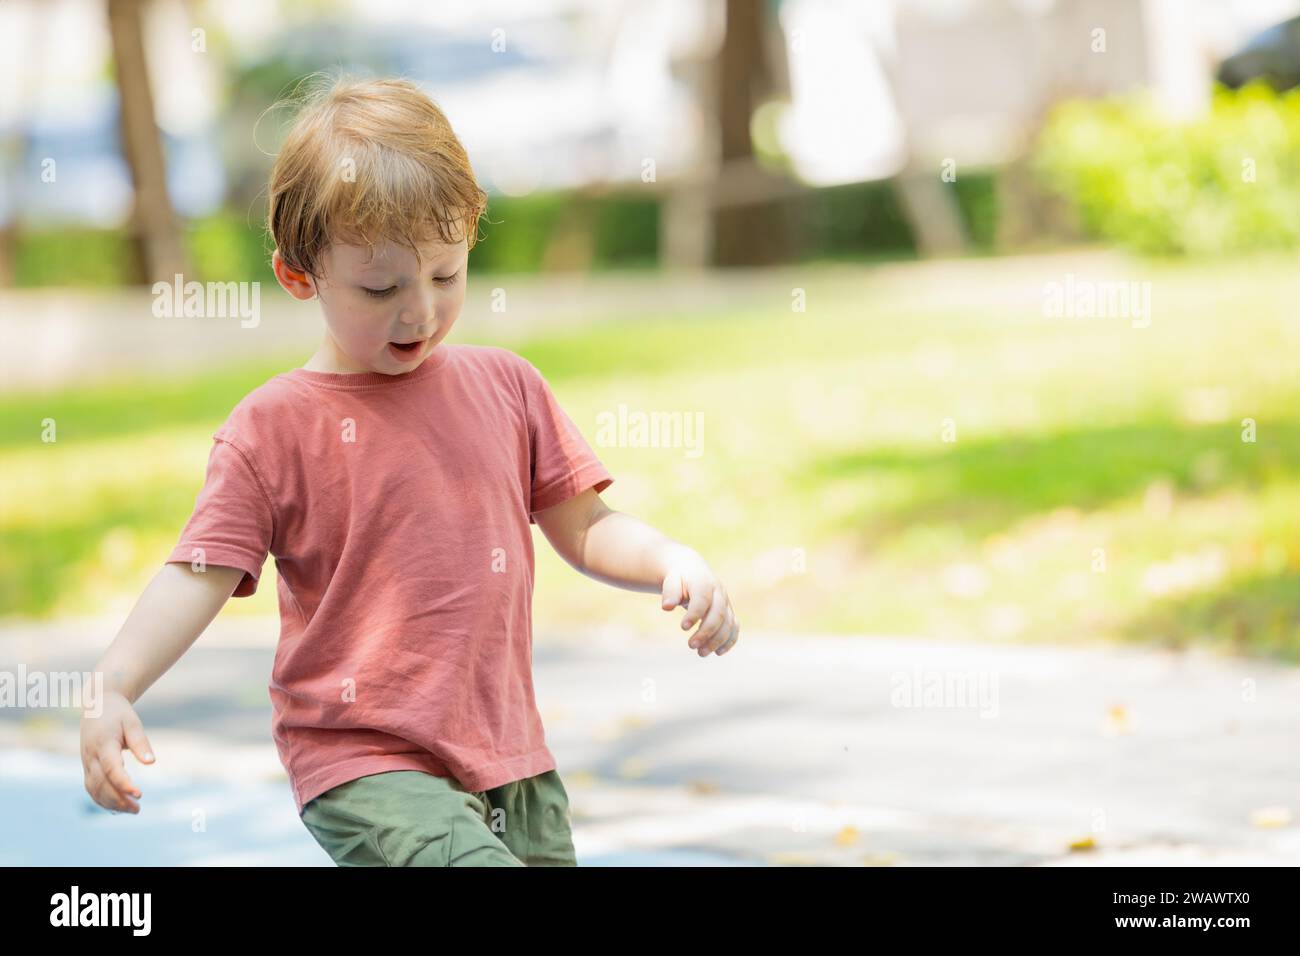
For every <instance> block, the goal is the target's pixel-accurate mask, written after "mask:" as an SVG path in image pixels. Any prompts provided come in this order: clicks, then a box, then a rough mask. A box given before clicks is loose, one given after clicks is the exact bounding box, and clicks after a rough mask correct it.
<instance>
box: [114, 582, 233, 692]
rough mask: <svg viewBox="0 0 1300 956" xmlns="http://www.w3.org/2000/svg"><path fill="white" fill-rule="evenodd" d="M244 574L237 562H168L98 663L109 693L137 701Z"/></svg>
mask: <svg viewBox="0 0 1300 956" xmlns="http://www.w3.org/2000/svg"><path fill="white" fill-rule="evenodd" d="M243 576H244V572H243V571H242V570H241V569H239V568H228V567H218V566H216V565H208V566H207V567H206V569H205V570H203V571H195V570H193V568H191V566H190V565H188V564H181V563H175V564H164V565H163V566H162V567H161V568H160V569H159V571H158V573H157V574H155V575H154V577H153V580H152V581H150V582H149V585H148V586H147V587H146V588H145V589H144V592H143V593H142V594H141V595H140V598H139V600H137V601H136V603H135V607H134V608H132V609H131V613H130V614H128V615H127V618H126V622H125V623H124V624H123V625H122V629H121V630H120V631H118V634H117V637H116V638H115V639H114V640H113V643H112V644H110V645H109V647H108V650H106V651H105V652H104V655H103V656H102V657H101V658H100V660H99V663H98V664H97V665H96V667H95V670H96V671H100V672H102V673H103V675H104V691H105V693H111V692H113V691H117V692H118V693H120V694H122V695H123V696H124V697H126V699H127V700H128V701H130V702H131V703H132V704H134V703H135V702H136V700H138V699H139V697H140V695H141V694H143V693H144V692H145V691H146V690H148V689H149V687H150V686H151V685H152V684H153V682H154V681H156V680H157V679H158V678H159V677H161V676H162V675H163V674H164V673H165V672H166V671H167V669H168V668H169V667H171V666H172V665H173V664H175V663H176V662H177V661H178V660H179V659H180V657H181V655H182V654H184V653H185V651H186V649H187V648H189V646H190V645H191V644H193V643H194V642H195V640H197V639H198V636H199V635H200V634H202V633H203V631H204V630H205V629H206V628H207V626H208V625H209V624H211V623H212V619H213V618H215V617H216V616H217V612H218V611H220V610H221V608H222V606H223V605H224V604H225V603H226V601H228V600H229V599H230V595H231V594H233V593H234V590H235V586H236V585H237V584H239V582H240V579H241V578H243Z"/></svg>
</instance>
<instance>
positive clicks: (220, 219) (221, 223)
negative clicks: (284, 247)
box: [185, 211, 275, 284]
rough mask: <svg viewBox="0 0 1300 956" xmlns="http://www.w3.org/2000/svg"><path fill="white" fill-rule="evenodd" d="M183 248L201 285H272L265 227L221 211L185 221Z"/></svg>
mask: <svg viewBox="0 0 1300 956" xmlns="http://www.w3.org/2000/svg"><path fill="white" fill-rule="evenodd" d="M185 245H186V249H187V250H188V251H189V256H190V262H191V263H192V265H193V269H194V270H195V272H196V273H197V274H198V278H199V281H201V282H208V281H213V282H266V283H272V284H274V282H275V274H274V273H272V272H271V250H272V248H273V246H272V243H271V240H270V237H269V236H267V235H266V232H265V225H264V224H263V223H262V222H260V221H258V220H250V219H249V218H246V217H245V216H243V215H241V214H239V213H236V212H233V211H222V212H219V213H216V214H214V215H211V216H204V217H203V218H201V219H195V220H192V221H191V222H189V223H188V224H187V225H186V227H185Z"/></svg>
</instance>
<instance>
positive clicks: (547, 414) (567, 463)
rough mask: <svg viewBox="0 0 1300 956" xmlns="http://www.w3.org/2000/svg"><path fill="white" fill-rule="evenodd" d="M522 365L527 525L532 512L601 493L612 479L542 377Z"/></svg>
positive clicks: (533, 369) (532, 522)
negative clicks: (527, 472) (529, 464)
mask: <svg viewBox="0 0 1300 956" xmlns="http://www.w3.org/2000/svg"><path fill="white" fill-rule="evenodd" d="M524 364H525V365H526V369H525V371H526V372H527V383H528V384H527V403H528V444H529V449H530V453H531V458H532V488H531V489H530V493H529V504H528V512H529V514H528V522H529V524H536V523H537V521H536V519H535V518H534V517H533V513H534V512H538V511H542V510H544V509H546V508H550V507H553V506H554V505H558V504H560V503H561V502H563V501H568V500H569V499H570V498H572V497H574V496H575V495H578V494H581V493H582V492H583V491H586V490H587V489H588V488H595V489H596V491H597V492H601V491H604V490H605V489H606V488H608V487H609V486H610V485H611V484H613V482H614V478H613V476H612V475H610V473H609V471H608V470H607V469H606V468H605V466H604V464H603V463H602V462H601V461H600V459H599V458H597V457H596V453H595V452H594V451H592V450H591V446H590V445H588V444H587V441H586V439H584V438H583V437H582V433H581V432H580V431H578V426H577V425H575V424H574V423H573V419H571V418H570V417H569V416H568V414H566V413H565V411H564V409H562V408H561V407H560V403H559V402H558V401H556V399H555V395H554V393H552V391H551V387H550V385H549V384H547V381H546V379H545V378H543V377H542V373H541V372H539V371H538V370H537V369H536V368H535V367H534V366H533V365H532V363H530V362H525V363H524Z"/></svg>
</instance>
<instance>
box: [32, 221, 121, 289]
mask: <svg viewBox="0 0 1300 956" xmlns="http://www.w3.org/2000/svg"><path fill="white" fill-rule="evenodd" d="M134 256H135V251H134V250H133V249H132V247H131V242H130V240H129V239H128V238H127V237H126V234H125V233H122V232H119V231H116V230H107V229H81V228H62V229H47V230H40V231H23V232H20V233H19V234H18V236H17V241H16V242H15V243H14V263H13V265H14V285H17V286H46V285H53V286H111V285H120V284H121V283H122V282H123V281H124V278H125V277H126V276H127V275H129V274H130V272H131V263H132V262H133V260H134Z"/></svg>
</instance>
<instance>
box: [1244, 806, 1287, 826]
mask: <svg viewBox="0 0 1300 956" xmlns="http://www.w3.org/2000/svg"><path fill="white" fill-rule="evenodd" d="M1250 822H1251V824H1252V825H1254V826H1257V827H1260V828H1263V829H1272V828H1274V827H1284V826H1288V825H1289V824H1290V823H1291V811H1290V810H1289V809H1287V808H1286V807H1261V808H1260V809H1258V810H1255V811H1254V812H1252V813H1251V815H1250Z"/></svg>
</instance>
